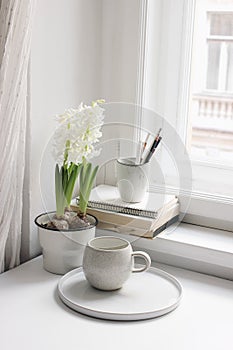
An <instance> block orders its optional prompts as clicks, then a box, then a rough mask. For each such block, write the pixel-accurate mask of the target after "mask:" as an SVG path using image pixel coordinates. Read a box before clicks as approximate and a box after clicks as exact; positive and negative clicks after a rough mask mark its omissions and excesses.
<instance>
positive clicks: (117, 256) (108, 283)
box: [83, 236, 151, 290]
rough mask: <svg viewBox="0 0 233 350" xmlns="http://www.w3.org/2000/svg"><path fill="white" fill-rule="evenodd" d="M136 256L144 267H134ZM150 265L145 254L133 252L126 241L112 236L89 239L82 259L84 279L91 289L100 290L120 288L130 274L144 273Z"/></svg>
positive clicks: (149, 260) (148, 257)
mask: <svg viewBox="0 0 233 350" xmlns="http://www.w3.org/2000/svg"><path fill="white" fill-rule="evenodd" d="M136 256H138V257H141V258H143V259H144V260H145V266H143V267H139V268H135V267H134V257H136ZM150 265H151V259H150V256H149V255H148V254H147V253H145V252H141V251H136V252H133V250H132V247H131V244H130V243H129V242H128V241H127V240H125V239H122V238H117V237H112V236H103V237H97V238H93V239H91V240H90V241H89V242H88V244H87V246H86V248H85V251H84V257H83V272H84V274H85V277H86V279H87V280H88V281H89V283H90V284H91V285H92V286H93V287H95V288H97V289H101V290H115V289H119V288H121V287H122V285H123V284H124V282H126V281H127V279H128V278H129V277H130V275H131V273H132V272H142V271H146V270H147V269H148V268H149V267H150Z"/></svg>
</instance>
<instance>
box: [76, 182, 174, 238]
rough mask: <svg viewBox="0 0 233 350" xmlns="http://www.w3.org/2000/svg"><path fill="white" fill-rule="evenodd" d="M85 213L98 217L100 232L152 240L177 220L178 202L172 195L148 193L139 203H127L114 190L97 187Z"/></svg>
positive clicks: (107, 186)
mask: <svg viewBox="0 0 233 350" xmlns="http://www.w3.org/2000/svg"><path fill="white" fill-rule="evenodd" d="M73 204H74V202H73ZM76 205H77V206H78V198H77V199H76ZM87 212H88V213H89V214H92V215H94V216H96V217H97V219H98V221H99V223H98V227H99V228H101V229H104V230H110V231H115V232H119V233H125V234H132V235H136V236H140V237H147V238H154V237H155V236H156V235H158V234H159V233H160V232H162V231H163V230H164V229H166V228H167V227H168V226H170V225H171V224H173V223H175V222H176V221H178V218H179V203H178V198H177V197H176V196H175V195H169V194H161V193H151V192H147V194H146V196H145V198H144V200H143V201H142V202H140V203H126V202H123V201H122V200H121V199H120V195H119V192H118V189H117V187H115V186H109V185H99V186H97V187H95V188H94V189H93V190H92V192H91V195H90V200H89V202H88V210H87Z"/></svg>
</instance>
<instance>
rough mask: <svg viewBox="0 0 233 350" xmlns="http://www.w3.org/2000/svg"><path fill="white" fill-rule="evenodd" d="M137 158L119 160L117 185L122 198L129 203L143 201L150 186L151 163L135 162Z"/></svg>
mask: <svg viewBox="0 0 233 350" xmlns="http://www.w3.org/2000/svg"><path fill="white" fill-rule="evenodd" d="M135 160H136V159H135V158H120V159H118V160H117V186H118V189H119V192H120V196H121V199H122V200H123V201H124V202H128V203H138V202H141V201H142V200H143V199H144V197H145V194H146V192H147V191H148V188H149V181H148V178H149V166H150V164H149V163H145V164H135Z"/></svg>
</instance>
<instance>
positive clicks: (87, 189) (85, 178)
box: [79, 163, 99, 214]
mask: <svg viewBox="0 0 233 350" xmlns="http://www.w3.org/2000/svg"><path fill="white" fill-rule="evenodd" d="M98 168H99V167H98V166H96V167H95V168H94V170H93V171H92V165H91V163H88V164H84V165H83V166H82V169H81V172H80V194H79V208H80V211H81V212H82V213H83V214H86V210H87V204H88V200H89V197H90V193H91V189H92V185H93V182H94V179H95V177H96V174H97V171H98Z"/></svg>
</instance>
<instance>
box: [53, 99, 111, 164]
mask: <svg viewBox="0 0 233 350" xmlns="http://www.w3.org/2000/svg"><path fill="white" fill-rule="evenodd" d="M103 102H104V101H103V100H98V101H95V102H93V103H92V105H91V106H86V105H83V103H81V104H80V105H79V106H78V108H77V109H74V108H70V109H67V110H66V111H65V112H64V113H63V114H60V115H58V116H57V121H58V122H59V124H60V125H59V127H58V128H57V129H56V131H55V135H54V143H53V146H54V149H53V155H54V158H55V160H56V163H57V164H59V165H62V164H66V165H67V166H68V167H69V165H70V164H71V163H74V164H80V163H82V160H83V158H85V159H86V160H90V159H91V158H93V157H94V156H96V155H97V154H98V151H96V149H95V146H94V145H95V144H96V143H97V142H98V141H99V139H100V137H101V136H102V132H101V127H102V125H103V120H104V109H103V108H102V107H101V106H100V104H102V103H103Z"/></svg>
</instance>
